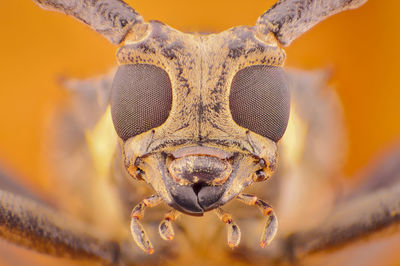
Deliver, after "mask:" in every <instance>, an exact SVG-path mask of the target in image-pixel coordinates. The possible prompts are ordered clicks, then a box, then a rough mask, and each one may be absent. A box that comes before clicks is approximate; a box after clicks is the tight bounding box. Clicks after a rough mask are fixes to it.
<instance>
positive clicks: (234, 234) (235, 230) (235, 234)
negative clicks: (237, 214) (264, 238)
mask: <svg viewBox="0 0 400 266" xmlns="http://www.w3.org/2000/svg"><path fill="white" fill-rule="evenodd" d="M215 213H216V214H217V216H218V218H219V219H220V220H221V221H222V222H223V223H225V224H226V225H227V226H228V245H229V247H230V248H235V247H237V246H238V245H239V243H240V236H241V233H240V228H239V226H237V224H236V223H235V222H234V221H233V220H232V216H231V215H230V214H229V213H226V212H224V211H223V210H222V209H221V208H217V209H216V210H215Z"/></svg>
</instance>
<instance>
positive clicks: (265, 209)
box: [237, 194, 278, 248]
mask: <svg viewBox="0 0 400 266" xmlns="http://www.w3.org/2000/svg"><path fill="white" fill-rule="evenodd" d="M237 199H238V200H240V201H242V202H244V203H245V204H247V205H252V206H254V205H256V206H258V208H259V209H260V211H261V213H262V214H263V215H265V216H267V221H266V222H265V226H264V230H263V233H262V235H261V240H260V246H261V247H262V248H264V247H265V246H267V245H269V243H271V241H272V239H274V237H275V235H276V232H277V231H278V219H277V218H276V215H275V212H274V210H273V209H272V207H271V206H269V205H268V204H267V203H266V202H264V201H262V200H260V199H258V198H257V197H256V196H254V195H249V194H239V196H238V197H237Z"/></svg>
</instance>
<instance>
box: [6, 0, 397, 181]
mask: <svg viewBox="0 0 400 266" xmlns="http://www.w3.org/2000/svg"><path fill="white" fill-rule="evenodd" d="M128 2H129V3H130V4H131V5H132V6H133V7H134V8H135V9H136V10H137V11H138V12H139V13H141V14H142V16H143V17H144V18H145V19H146V20H150V19H157V20H161V21H163V22H165V23H167V24H169V25H171V26H173V27H175V28H177V29H179V30H183V31H203V32H218V31H222V30H224V29H227V28H229V27H232V26H236V25H243V24H247V25H254V23H255V21H256V20H257V17H258V16H259V15H261V14H262V12H264V11H265V10H266V9H267V8H268V7H269V6H270V5H271V4H272V2H273V1H267V0H257V1H233V0H219V1H216V0H213V1H208V0H207V1H206V0H204V1H178V0H174V1H165V0H149V1H143V0H142V1H138V0H131V1H128ZM1 6H2V11H3V12H1V13H2V15H1V16H0V36H1V42H0V58H1V59H0V78H1V79H0V80H1V84H2V86H1V89H0V162H3V163H4V164H5V165H6V166H8V167H9V168H11V169H14V171H16V172H17V173H19V174H21V175H22V176H25V177H26V178H27V182H28V183H29V184H30V185H32V186H40V185H43V180H41V179H40V172H41V171H40V168H41V165H40V164H41V163H42V162H41V159H40V158H41V157H40V152H41V145H42V142H43V140H44V139H45V138H46V132H44V130H43V124H44V120H45V118H46V114H48V112H49V111H50V110H52V107H53V106H54V105H56V104H57V103H59V101H60V100H61V99H62V97H63V93H62V90H61V88H60V87H59V86H58V85H57V82H56V80H57V77H60V76H70V77H89V76H91V75H98V74H101V73H105V72H106V71H108V70H109V69H110V68H111V67H113V66H114V65H115V59H114V54H115V50H116V47H114V46H113V45H111V44H109V43H108V42H107V40H106V39H104V38H103V37H101V36H100V35H98V34H97V33H96V32H94V31H92V30H91V29H89V28H88V27H86V26H84V25H83V24H81V23H79V22H77V21H75V20H74V19H72V18H68V17H66V16H64V15H61V14H58V13H54V12H46V11H43V10H41V9H40V8H38V7H37V6H35V5H34V4H33V3H32V2H31V1H3V2H2V3H1ZM397 10H400V2H399V1H369V2H368V3H367V4H366V5H365V6H363V7H362V8H360V9H358V10H355V11H348V12H344V13H341V14H339V15H336V16H334V17H332V18H330V19H328V20H327V21H325V22H323V23H321V24H320V25H318V26H316V27H315V28H313V29H312V30H311V31H310V32H308V33H307V34H305V35H303V36H302V37H301V38H300V39H298V40H296V41H295V42H294V43H293V44H292V45H291V46H290V47H289V48H287V49H286V52H287V58H288V59H287V63H286V65H287V66H291V67H297V68H303V69H313V68H319V67H327V66H328V67H333V69H334V75H333V78H332V84H333V85H334V86H335V88H336V89H337V92H338V94H339V96H340V98H341V100H342V102H343V105H344V109H345V115H346V124H347V130H348V136H349V145H350V147H349V155H348V160H347V163H346V166H345V172H346V174H347V175H349V176H350V175H352V174H354V173H355V172H356V171H357V170H358V169H360V168H361V167H363V166H365V165H366V164H367V163H368V161H369V160H370V159H371V157H372V156H373V155H374V154H376V153H377V152H379V151H380V150H381V149H383V148H385V147H390V145H391V144H392V143H394V141H398V140H399V139H400V103H399V99H400V75H399V74H398V73H399V71H400V52H399V47H400V19H399V16H398V14H397V12H396V11H397Z"/></svg>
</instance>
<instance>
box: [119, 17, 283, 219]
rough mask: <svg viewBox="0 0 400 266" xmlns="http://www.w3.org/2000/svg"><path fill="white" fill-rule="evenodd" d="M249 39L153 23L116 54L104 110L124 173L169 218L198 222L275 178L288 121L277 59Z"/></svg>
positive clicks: (248, 31)
mask: <svg viewBox="0 0 400 266" xmlns="http://www.w3.org/2000/svg"><path fill="white" fill-rule="evenodd" d="M255 35H256V34H255V31H254V29H253V28H250V27H237V28H234V29H231V30H228V31H226V32H223V33H221V34H218V35H214V34H213V35H207V36H202V35H190V34H183V33H181V32H178V31H176V30H174V29H171V28H170V27H168V26H166V25H163V24H161V23H159V22H152V23H150V24H149V28H148V33H147V34H145V37H144V38H142V39H141V40H134V41H132V40H129V37H128V39H127V41H126V42H125V45H124V46H123V47H122V48H120V49H119V51H118V53H117V58H118V61H119V64H120V67H119V69H118V71H117V74H116V76H115V79H114V84H113V89H112V96H111V111H112V117H113V123H114V126H115V129H116V131H117V133H118V135H119V137H120V139H121V146H122V150H123V153H124V158H125V165H126V168H127V169H128V171H129V173H130V174H131V175H132V176H133V177H140V178H142V179H144V180H145V181H146V182H147V183H148V184H150V185H151V186H152V187H153V188H154V190H155V191H156V192H157V193H158V195H159V196H160V197H161V198H162V199H163V201H165V202H166V203H167V204H168V205H170V206H171V207H173V208H174V209H176V210H179V211H181V212H184V213H187V214H191V215H202V214H203V213H204V212H205V211H209V210H212V209H215V208H217V207H219V206H221V205H224V204H225V203H227V202H228V201H230V200H231V199H233V198H235V197H236V196H237V195H238V194H239V193H241V192H242V190H243V189H244V188H245V187H247V186H248V185H250V184H251V183H253V182H254V181H260V180H263V179H265V178H267V177H268V176H269V175H270V174H271V173H272V172H273V171H274V168H275V165H276V155H277V154H276V153H277V146H276V142H277V141H278V140H279V139H280V138H281V137H282V135H283V133H284V131H285V128H286V125H287V121H288V114H289V98H290V97H289V93H288V89H287V85H286V81H285V78H284V75H283V73H282V70H281V68H280V66H282V64H283V61H284V58H285V54H284V52H283V50H281V49H280V48H279V47H278V46H277V45H276V43H275V42H274V41H273V40H271V41H269V42H263V41H261V40H259V39H258V38H257V37H256V36H255Z"/></svg>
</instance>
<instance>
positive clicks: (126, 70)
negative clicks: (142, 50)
mask: <svg viewBox="0 0 400 266" xmlns="http://www.w3.org/2000/svg"><path fill="white" fill-rule="evenodd" d="M171 105H172V87H171V81H170V79H169V77H168V74H167V73H166V72H165V71H164V70H163V69H161V68H159V67H157V66H153V65H147V64H137V65H122V66H120V67H119V68H118V70H117V73H116V74H115V77H114V81H113V85H112V90H111V116H112V120H113V124H114V127H115V130H116V131H117V134H118V136H119V137H120V138H121V139H123V140H127V139H129V138H131V137H133V136H136V135H138V134H140V133H143V132H146V131H148V130H150V129H152V128H155V127H158V126H160V125H162V124H163V123H164V122H165V121H166V120H167V118H168V116H169V112H170V110H171Z"/></svg>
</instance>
